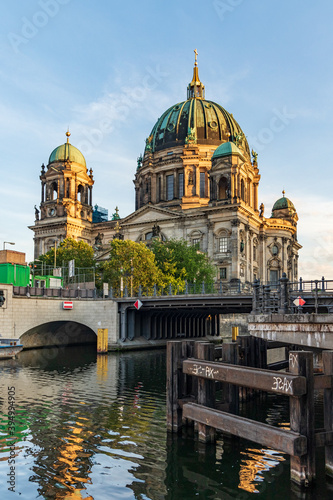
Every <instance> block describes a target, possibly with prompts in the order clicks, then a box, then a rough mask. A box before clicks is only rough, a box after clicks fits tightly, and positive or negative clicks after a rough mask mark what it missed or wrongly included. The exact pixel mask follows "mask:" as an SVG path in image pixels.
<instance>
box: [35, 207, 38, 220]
mask: <svg viewBox="0 0 333 500" xmlns="http://www.w3.org/2000/svg"><path fill="white" fill-rule="evenodd" d="M34 208H35V220H39V210H38V208H37V207H36V205H35V207H34Z"/></svg>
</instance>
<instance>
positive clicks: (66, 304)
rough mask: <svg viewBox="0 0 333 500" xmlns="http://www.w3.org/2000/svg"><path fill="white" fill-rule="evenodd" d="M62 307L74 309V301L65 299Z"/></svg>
mask: <svg viewBox="0 0 333 500" xmlns="http://www.w3.org/2000/svg"><path fill="white" fill-rule="evenodd" d="M62 308H63V309H73V302H72V301H71V300H65V301H64V302H63V303H62Z"/></svg>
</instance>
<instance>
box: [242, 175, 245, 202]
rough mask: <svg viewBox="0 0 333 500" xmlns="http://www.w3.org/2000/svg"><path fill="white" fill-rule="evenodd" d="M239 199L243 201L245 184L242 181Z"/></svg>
mask: <svg viewBox="0 0 333 500" xmlns="http://www.w3.org/2000/svg"><path fill="white" fill-rule="evenodd" d="M241 198H242V200H243V201H245V184H244V180H243V179H242V180H241Z"/></svg>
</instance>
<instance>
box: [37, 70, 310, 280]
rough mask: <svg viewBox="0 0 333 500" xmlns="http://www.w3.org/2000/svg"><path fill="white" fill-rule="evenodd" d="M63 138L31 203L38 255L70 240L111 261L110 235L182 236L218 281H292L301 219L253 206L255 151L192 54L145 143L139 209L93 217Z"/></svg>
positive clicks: (289, 210) (79, 164)
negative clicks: (177, 91) (182, 92)
mask: <svg viewBox="0 0 333 500" xmlns="http://www.w3.org/2000/svg"><path fill="white" fill-rule="evenodd" d="M66 135H67V142H66V143H65V144H63V145H61V146H59V147H58V148H56V149H55V150H54V151H53V152H52V153H51V155H50V158H49V161H48V164H47V167H44V165H43V166H42V171H41V175H40V180H41V202H40V207H39V209H38V208H37V207H35V224H34V225H33V226H31V227H30V228H31V229H32V230H33V231H34V233H35V236H34V242H35V252H34V253H35V258H38V256H39V255H41V254H43V253H45V252H46V251H48V250H49V249H50V248H51V247H52V246H54V245H55V242H58V243H60V242H61V241H62V240H63V239H64V238H67V237H72V238H74V239H78V240H83V241H85V242H87V243H89V244H90V245H92V246H93V247H94V249H95V252H96V256H97V258H98V259H100V260H102V259H105V258H108V253H109V247H110V243H109V242H110V241H111V240H112V239H113V238H121V239H130V240H133V241H137V242H140V241H142V242H145V243H146V244H147V245H149V244H150V242H151V241H152V239H154V238H160V239H162V240H163V241H167V240H169V239H171V238H175V239H180V238H183V239H185V240H187V241H188V243H189V244H191V245H197V246H198V248H199V249H200V250H201V251H203V252H206V253H207V254H208V256H209V257H210V259H211V260H212V262H213V263H214V264H215V266H216V279H217V280H221V281H225V282H229V281H230V280H235V279H236V280H240V281H241V282H252V281H253V280H254V279H260V280H261V281H263V282H269V281H270V282H276V280H277V279H279V278H280V277H281V276H282V273H283V272H285V273H286V274H287V276H288V278H289V279H290V280H296V279H297V277H298V251H299V249H300V248H301V245H300V244H299V243H298V241H297V221H298V216H297V213H296V210H295V207H294V205H293V203H292V202H291V201H290V200H289V199H288V198H286V197H285V193H284V192H283V196H282V198H280V199H279V200H277V201H276V202H275V204H274V206H273V209H272V214H271V216H270V217H266V215H265V213H264V206H263V204H261V205H260V206H259V200H258V187H259V181H260V175H259V169H258V162H257V154H256V153H255V152H254V151H253V150H252V152H251V153H250V148H249V145H248V143H247V140H246V137H245V135H244V133H243V131H242V129H241V128H240V126H239V125H238V123H237V122H236V120H235V119H234V117H233V115H232V114H230V113H228V112H227V111H226V110H225V109H224V108H223V107H222V106H220V105H219V104H217V103H215V102H213V101H208V100H206V99H205V88H204V85H203V84H202V82H201V81H200V79H199V72H198V66H197V61H196V60H195V65H194V70H193V78H192V81H191V82H190V83H189V85H188V87H187V99H186V101H182V102H179V103H177V104H175V105H173V106H171V107H170V108H169V109H167V110H166V111H165V112H164V113H163V114H162V116H161V117H160V118H159V119H158V121H157V122H156V124H155V125H154V127H153V128H152V131H151V133H150V135H149V136H148V138H147V140H146V147H145V151H144V154H143V156H141V155H140V157H139V158H138V160H137V168H136V173H135V178H134V185H135V211H134V212H133V213H132V214H130V215H128V216H127V217H124V218H122V219H120V218H119V216H118V213H117V211H116V213H115V214H114V216H113V219H112V220H107V221H102V222H94V221H93V206H92V189H93V184H94V180H93V175H92V170H91V169H90V171H89V173H88V169H87V166H86V162H85V159H84V157H83V155H82V153H81V152H80V151H79V150H78V149H76V148H75V147H74V146H72V145H71V144H70V143H69V135H70V134H69V132H67V134H66Z"/></svg>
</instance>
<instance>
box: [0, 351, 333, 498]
mask: <svg viewBox="0 0 333 500" xmlns="http://www.w3.org/2000/svg"><path fill="white" fill-rule="evenodd" d="M95 349H96V346H85V347H67V348H63V349H40V350H30V351H24V352H22V353H20V355H19V358H18V359H17V360H3V361H1V363H0V386H1V393H0V394H1V398H0V432H1V441H0V498H1V500H3V499H7V498H8V499H13V498H16V497H17V498H23V499H24V500H25V499H27V500H30V499H37V498H40V499H43V498H45V499H94V500H104V499H105V500H106V499H112V500H117V499H119V500H120V499H122V500H123V499H138V500H147V499H151V500H192V499H200V500H201V499H202V500H206V499H212V500H215V499H223V500H229V499H239V500H241V499H244V500H245V499H248V498H253V497H254V495H257V496H258V497H260V498H262V499H283V500H288V499H303V500H310V499H311V500H312V499H316V498H318V499H319V498H320V499H321V500H326V499H328V500H329V499H333V487H332V485H331V484H330V483H328V482H325V476H324V471H323V466H322V463H323V460H322V456H321V453H322V451H321V450H319V455H318V462H319V464H318V478H317V481H316V485H315V487H314V488H313V489H312V490H310V491H308V492H301V491H300V490H298V489H297V488H295V489H292V488H291V485H290V481H289V459H288V457H287V456H286V455H283V454H281V453H279V452H278V451H274V450H270V449H267V448H263V447H262V446H260V445H258V444H255V443H252V442H246V441H245V440H238V439H235V438H231V437H226V436H224V437H222V436H220V437H219V439H218V442H217V445H216V446H215V445H202V444H200V443H198V442H197V441H196V440H195V439H193V438H192V436H190V435H187V436H184V437H177V436H171V435H168V434H167V432H166V408H165V404H166V399H165V378H166V376H165V351H141V352H129V353H120V354H118V353H110V354H108V355H107V356H103V355H100V356H97V355H96V352H95ZM321 405H322V401H321V398H320V396H318V397H317V404H316V411H317V412H318V413H320V409H321ZM241 410H242V414H244V415H245V414H246V415H247V416H249V417H253V418H256V419H257V420H260V421H263V422H266V423H269V424H272V425H276V426H282V427H288V418H289V417H288V412H289V410H288V400H287V399H285V398H284V397H281V396H279V397H277V396H275V395H269V396H267V397H266V398H264V399H260V400H256V401H254V402H251V403H247V404H246V405H243V407H242V408H241ZM319 424H320V421H319ZM9 488H11V490H10V489H9Z"/></svg>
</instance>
